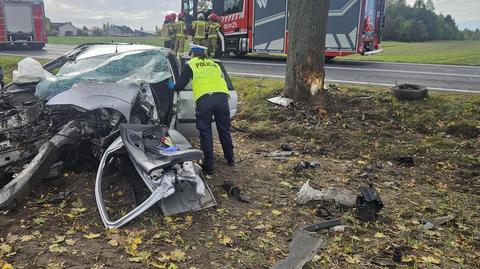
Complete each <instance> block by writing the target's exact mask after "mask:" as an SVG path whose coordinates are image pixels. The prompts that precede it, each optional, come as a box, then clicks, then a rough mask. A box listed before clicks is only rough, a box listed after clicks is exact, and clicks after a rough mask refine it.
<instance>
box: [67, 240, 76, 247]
mask: <svg viewBox="0 0 480 269" xmlns="http://www.w3.org/2000/svg"><path fill="white" fill-rule="evenodd" d="M75 242H77V241H76V240H73V239H67V240H65V244H67V245H69V246H73V245H75Z"/></svg>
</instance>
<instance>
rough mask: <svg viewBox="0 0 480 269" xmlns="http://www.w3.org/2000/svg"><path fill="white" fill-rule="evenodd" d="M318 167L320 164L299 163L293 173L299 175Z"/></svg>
mask: <svg viewBox="0 0 480 269" xmlns="http://www.w3.org/2000/svg"><path fill="white" fill-rule="evenodd" d="M319 167H320V164H318V163H315V162H300V163H299V164H297V165H296V166H295V168H294V170H295V172H297V173H299V172H302V171H303V170H307V169H317V168H319Z"/></svg>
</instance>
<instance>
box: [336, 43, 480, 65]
mask: <svg viewBox="0 0 480 269" xmlns="http://www.w3.org/2000/svg"><path fill="white" fill-rule="evenodd" d="M382 48H383V49H384V50H385V51H384V52H383V53H379V54H377V55H373V56H361V55H353V56H348V57H342V58H341V59H342V60H343V59H346V60H361V61H382V62H405V63H430V64H454V65H480V41H433V42H417V43H414V42H412V43H401V42H383V43H382Z"/></svg>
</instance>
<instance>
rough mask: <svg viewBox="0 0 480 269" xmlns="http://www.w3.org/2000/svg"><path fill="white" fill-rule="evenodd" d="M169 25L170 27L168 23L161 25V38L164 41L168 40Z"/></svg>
mask: <svg viewBox="0 0 480 269" xmlns="http://www.w3.org/2000/svg"><path fill="white" fill-rule="evenodd" d="M169 25H170V23H168V22H167V23H164V24H163V27H162V37H163V38H164V39H170V35H169V32H168V31H169V28H170V26H169Z"/></svg>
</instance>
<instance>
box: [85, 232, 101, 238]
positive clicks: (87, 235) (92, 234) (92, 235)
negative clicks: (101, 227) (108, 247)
mask: <svg viewBox="0 0 480 269" xmlns="http://www.w3.org/2000/svg"><path fill="white" fill-rule="evenodd" d="M83 237H85V238H87V239H94V238H99V237H100V234H94V233H89V234H84V235H83Z"/></svg>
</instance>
